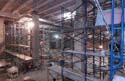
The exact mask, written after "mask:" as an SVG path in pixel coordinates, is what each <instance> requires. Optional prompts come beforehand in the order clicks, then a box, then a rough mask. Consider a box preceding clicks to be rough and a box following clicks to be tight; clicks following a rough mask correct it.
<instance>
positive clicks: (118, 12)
mask: <svg viewBox="0 0 125 81" xmlns="http://www.w3.org/2000/svg"><path fill="white" fill-rule="evenodd" d="M114 10H115V11H114V24H120V23H121V12H122V11H121V9H119V8H115V9H114ZM103 15H104V19H105V21H106V22H107V24H108V25H110V24H111V20H112V19H111V18H112V10H111V9H109V10H103ZM124 19H125V17H124ZM104 25H105V23H104V20H103V16H102V14H101V13H100V11H98V14H97V17H96V24H95V26H104Z"/></svg>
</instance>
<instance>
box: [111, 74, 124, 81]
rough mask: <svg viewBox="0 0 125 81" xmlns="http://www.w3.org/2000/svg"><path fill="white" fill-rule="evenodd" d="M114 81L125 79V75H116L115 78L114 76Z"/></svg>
mask: <svg viewBox="0 0 125 81" xmlns="http://www.w3.org/2000/svg"><path fill="white" fill-rule="evenodd" d="M113 81H125V77H121V76H118V75H115V76H114V78H113Z"/></svg>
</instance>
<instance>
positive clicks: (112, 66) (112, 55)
mask: <svg viewBox="0 0 125 81" xmlns="http://www.w3.org/2000/svg"><path fill="white" fill-rule="evenodd" d="M121 1H122V2H121V3H122V7H121V26H120V27H115V26H114V22H115V20H114V17H115V15H114V14H115V9H114V8H115V0H112V25H111V49H110V81H112V80H113V75H114V72H115V71H116V70H117V69H118V68H120V67H121V66H122V64H123V49H124V0H121ZM117 30H119V31H120V52H119V55H116V54H115V52H114V51H113V50H114V48H113V47H114V44H115V40H114V32H115V31H117ZM115 59H119V63H118V64H114V61H115Z"/></svg>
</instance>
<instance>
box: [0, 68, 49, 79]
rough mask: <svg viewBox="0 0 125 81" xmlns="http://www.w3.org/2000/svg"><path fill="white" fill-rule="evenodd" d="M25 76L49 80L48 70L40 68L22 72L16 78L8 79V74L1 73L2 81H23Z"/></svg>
mask: <svg viewBox="0 0 125 81" xmlns="http://www.w3.org/2000/svg"><path fill="white" fill-rule="evenodd" d="M24 77H31V78H32V79H33V80H35V81H47V70H43V71H41V70H38V71H32V72H28V73H26V74H20V75H19V76H18V77H17V78H16V79H13V80H12V79H7V74H0V81H23V79H24Z"/></svg>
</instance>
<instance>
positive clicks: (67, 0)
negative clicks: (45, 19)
mask: <svg viewBox="0 0 125 81" xmlns="http://www.w3.org/2000/svg"><path fill="white" fill-rule="evenodd" d="M72 1H73V0H64V2H62V3H61V4H57V5H55V6H53V7H49V8H48V9H46V10H43V11H41V12H39V13H38V14H42V13H44V12H47V11H49V10H51V9H53V8H57V7H60V6H62V5H64V4H66V3H69V2H72Z"/></svg>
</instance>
